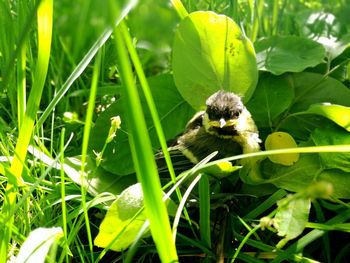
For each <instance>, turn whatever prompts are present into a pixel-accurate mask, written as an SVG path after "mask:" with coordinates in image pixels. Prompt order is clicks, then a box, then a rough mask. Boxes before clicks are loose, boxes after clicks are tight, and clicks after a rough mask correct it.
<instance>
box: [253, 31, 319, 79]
mask: <svg viewBox="0 0 350 263" xmlns="http://www.w3.org/2000/svg"><path fill="white" fill-rule="evenodd" d="M255 48H256V52H257V63H258V67H259V69H260V70H266V71H269V72H271V73H273V74H275V75H280V74H283V73H285V72H301V71H303V70H305V69H306V68H308V67H314V66H316V65H318V64H320V63H321V62H322V61H323V59H324V57H325V50H324V48H323V46H322V45H321V44H318V43H316V42H314V41H312V40H310V39H308V38H302V37H296V36H283V37H280V36H273V37H270V38H263V39H261V40H259V41H258V42H256V43H255Z"/></svg>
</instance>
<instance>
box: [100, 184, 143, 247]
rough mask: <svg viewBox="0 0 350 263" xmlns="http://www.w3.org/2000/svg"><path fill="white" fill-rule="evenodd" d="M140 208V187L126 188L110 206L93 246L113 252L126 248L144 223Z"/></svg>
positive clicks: (138, 185)
mask: <svg viewBox="0 0 350 263" xmlns="http://www.w3.org/2000/svg"><path fill="white" fill-rule="evenodd" d="M142 208H143V194H142V188H141V185H140V184H135V185H132V186H129V187H128V188H126V189H125V190H124V191H123V192H122V193H121V194H120V195H119V196H118V197H117V199H116V200H115V201H114V202H113V203H112V204H111V206H110V208H109V210H108V212H107V214H106V216H105V218H104V219H103V221H102V223H101V226H100V231H99V233H98V235H97V236H96V238H95V241H94V243H95V245H96V246H99V247H103V248H106V247H109V248H110V249H112V250H114V251H122V250H124V249H126V248H128V247H129V246H130V245H131V244H132V243H133V242H134V240H135V238H136V237H137V235H138V233H139V231H140V230H141V228H142V226H143V225H144V224H145V222H146V219H147V217H146V214H145V211H142ZM145 234H146V233H145ZM145 234H144V236H146V235H145ZM149 234H150V233H148V235H149Z"/></svg>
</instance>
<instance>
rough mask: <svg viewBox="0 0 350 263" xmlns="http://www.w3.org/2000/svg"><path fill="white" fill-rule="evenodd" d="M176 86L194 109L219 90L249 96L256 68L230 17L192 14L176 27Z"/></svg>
mask: <svg viewBox="0 0 350 263" xmlns="http://www.w3.org/2000/svg"><path fill="white" fill-rule="evenodd" d="M172 63H173V70H174V79H175V84H176V87H177V88H178V90H179V92H180V94H181V95H182V97H183V98H184V99H185V100H186V101H187V102H188V103H189V104H190V105H191V106H192V107H193V108H195V109H197V110H198V109H201V108H202V107H203V104H204V102H205V100H206V99H207V98H208V97H209V96H210V95H211V94H213V93H214V92H215V91H217V90H219V89H224V90H229V91H233V92H235V93H237V94H239V95H240V96H243V98H244V100H245V101H248V100H249V98H250V97H251V95H252V93H253V91H254V88H255V85H256V82H257V77H258V76H257V68H256V59H255V52H254V48H253V46H252V44H251V42H250V41H249V39H247V38H246V37H245V36H244V35H243V33H242V31H241V30H240V28H239V27H238V25H237V24H236V23H235V22H234V21H232V20H231V19H230V18H229V17H226V16H222V15H221V16H220V15H217V14H215V13H213V12H202V11H199V12H194V13H192V14H190V15H189V16H187V17H186V18H185V19H183V20H182V21H181V23H180V24H179V26H178V28H177V31H176V33H175V38H174V45H173V60H172Z"/></svg>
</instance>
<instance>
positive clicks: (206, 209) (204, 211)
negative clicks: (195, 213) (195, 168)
mask: <svg viewBox="0 0 350 263" xmlns="http://www.w3.org/2000/svg"><path fill="white" fill-rule="evenodd" d="M199 216H200V217H199V226H200V234H201V240H202V242H203V243H204V244H206V245H207V246H208V247H209V248H210V247H211V237H210V185H209V178H208V175H206V174H203V175H202V177H201V179H200V181H199Z"/></svg>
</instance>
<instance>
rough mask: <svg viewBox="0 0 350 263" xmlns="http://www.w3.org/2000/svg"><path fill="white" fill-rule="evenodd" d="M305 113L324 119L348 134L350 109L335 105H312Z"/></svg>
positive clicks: (349, 129)
mask: <svg viewBox="0 0 350 263" xmlns="http://www.w3.org/2000/svg"><path fill="white" fill-rule="evenodd" d="M305 113H313V114H317V115H321V116H323V117H326V118H328V119H330V120H331V121H334V122H335V123H336V124H338V125H339V126H341V127H343V128H344V129H346V130H347V131H349V132H350V107H345V106H342V105H335V104H314V105H311V106H310V108H309V109H308V110H307V111H305Z"/></svg>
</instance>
